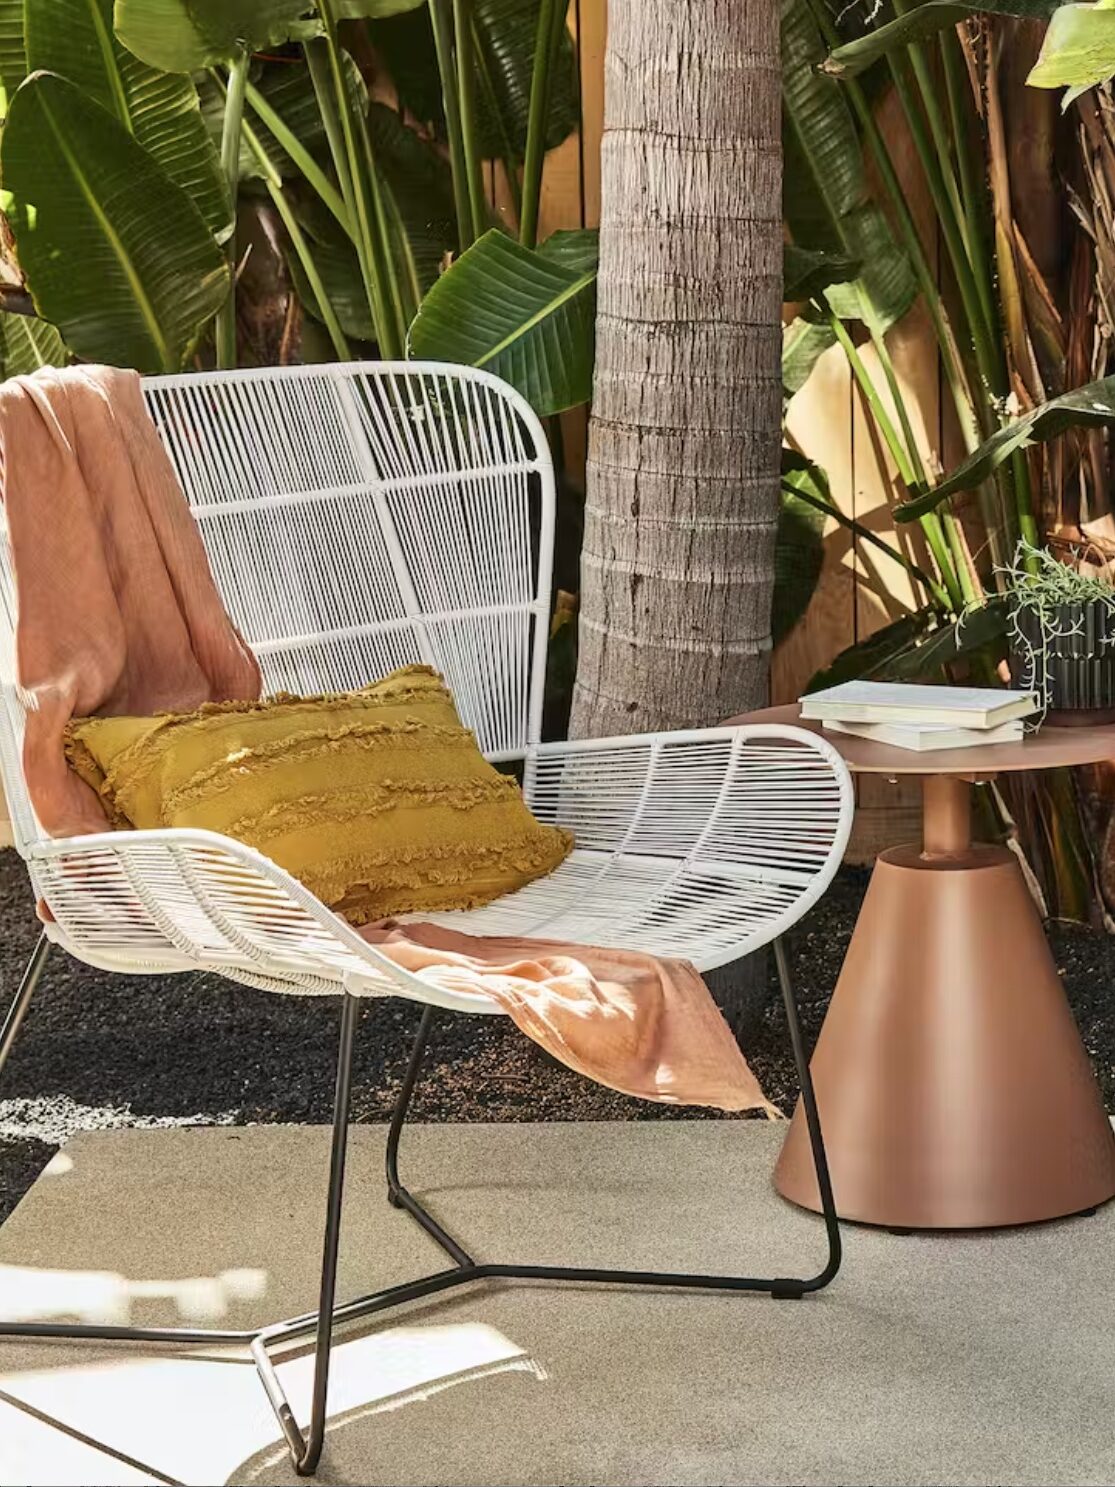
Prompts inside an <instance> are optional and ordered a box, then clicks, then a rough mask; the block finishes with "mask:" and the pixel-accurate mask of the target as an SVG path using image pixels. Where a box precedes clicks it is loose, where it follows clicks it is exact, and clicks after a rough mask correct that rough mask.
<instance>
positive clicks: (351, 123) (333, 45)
mask: <svg viewBox="0 0 1115 1487" xmlns="http://www.w3.org/2000/svg"><path fill="white" fill-rule="evenodd" d="M334 3H335V0H318V9H319V11H320V12H321V19H322V23H323V25H324V28H325V44H326V47H327V49H328V55H329V71H330V75H331V76H332V79H333V91H334V95H335V97H336V100H337V112H338V114H339V115H340V121H341V133H342V135H343V138H344V144H345V154H346V156H347V159H348V162H349V176H350V180H351V183H352V205H351V208H350V210H351V211H352V216H353V220H354V222H355V223H356V224H357V228H358V231H359V233H360V236H361V238H362V239H363V240H364V243H365V256H366V260H367V266H368V271H369V287H370V289H371V291H372V293H371V298H372V299H374V300H375V301H377V302H378V303H379V306H380V318H379V319H378V320H377V321H376V328H377V336H376V340H377V342H378V345H379V351H380V355H381V356H382V357H383V358H384V359H385V360H386V361H396V360H398V359H399V358H401V356H402V354H403V343H404V340H405V336H406V327H405V324H403V320H402V311H401V308H400V296H399V292H398V285H397V281H396V275H395V263H394V258H393V255H392V253H391V247H390V244H389V242H388V241H387V239H386V219H385V217H384V212H383V204H382V202H381V201H380V199H379V189H378V173H377V171H376V167H375V160H374V158H373V156H372V145H371V139H370V137H369V134H368V126H367V120H366V119H365V117H364V114H363V110H362V109H361V108H360V106H359V104H358V103H357V102H356V101H355V100H354V98H353V96H352V91H351V89H350V88H349V86H348V80H347V78H346V77H345V70H344V64H343V55H342V51H341V45H340V42H339V40H338V35H337V17H336V14H335V12H334V9H333V6H334Z"/></svg>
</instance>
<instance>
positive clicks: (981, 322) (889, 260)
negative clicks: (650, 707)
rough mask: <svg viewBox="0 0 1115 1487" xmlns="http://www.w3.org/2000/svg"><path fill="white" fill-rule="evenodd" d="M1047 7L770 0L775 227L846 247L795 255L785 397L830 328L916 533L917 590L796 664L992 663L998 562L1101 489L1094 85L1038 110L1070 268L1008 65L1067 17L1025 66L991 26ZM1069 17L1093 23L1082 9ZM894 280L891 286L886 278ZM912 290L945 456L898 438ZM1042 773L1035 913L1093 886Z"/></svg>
mask: <svg viewBox="0 0 1115 1487" xmlns="http://www.w3.org/2000/svg"><path fill="white" fill-rule="evenodd" d="M1098 8H1099V7H1088V6H1073V7H1068V9H1071V10H1073V11H1074V12H1075V11H1085V10H1086V11H1089V12H1091V11H1094V10H1097V9H1098ZM1104 8H1105V9H1106V8H1107V7H1106V5H1105V7H1104ZM1055 11H1058V7H1057V6H1056V5H1054V4H1051V3H1048V0H1001V3H999V0H991V3H989V4H985V5H982V6H978V7H977V6H975V5H965V4H959V5H958V4H952V3H947V4H946V3H942V0H893V3H890V4H884V5H882V6H879V5H875V4H873V3H872V4H867V3H866V0H858V3H857V0H854V3H853V5H852V6H843V5H841V6H837V5H836V4H835V3H829V0H783V29H782V38H783V43H782V44H783V101H784V117H785V126H784V133H785V138H786V142H787V144H786V167H787V186H786V223H787V228H788V231H789V233H790V235H791V237H792V241H793V245H794V248H795V250H796V252H797V255H798V261H799V262H801V263H808V262H809V258H808V256H807V255H809V254H810V253H815V254H821V255H825V254H828V255H833V256H835V257H836V258H843V259H844V260H845V261H851V262H852V263H853V264H854V265H863V268H862V270H860V271H859V277H858V278H856V279H855V280H853V281H852V282H843V283H832V282H826V281H825V278H824V275H823V273H822V274H821V277H820V278H819V279H815V280H814V281H813V282H810V281H809V280H808V278H807V277H806V276H805V275H803V274H801V273H798V274H797V275H795V278H794V282H795V284H796V285H797V287H798V289H799V293H800V301H799V307H798V308H799V314H798V318H797V319H796V320H795V321H793V322H792V323H791V324H790V326H789V327H788V328H787V331H786V333H785V339H784V357H783V382H784V386H785V388H786V392H787V395H788V396H790V397H792V396H793V395H794V394H795V393H796V392H797V391H798V390H799V389H800V387H801V386H802V385H803V383H804V380H805V378H806V377H807V376H808V373H809V370H810V369H811V366H812V364H813V362H814V361H815V360H816V358H817V356H818V355H819V354H820V353H821V352H822V351H823V350H825V349H826V348H828V347H830V346H833V345H838V346H840V347H841V348H842V351H843V354H844V356H845V358H846V360H847V363H848V366H849V368H850V371H851V374H852V379H853V383H854V385H855V388H856V390H857V393H858V395H859V397H860V399H861V401H862V404H863V407H864V409H865V411H866V413H867V416H868V418H869V419H870V420H871V422H872V424H873V426H874V430H875V432H876V434H877V436H878V440H879V442H880V444H881V445H882V447H883V448H884V449H885V451H886V453H887V454H888V455H889V457H890V460H891V461H892V463H893V467H894V470H895V472H896V478H895V481H894V490H895V505H894V516H895V519H896V521H897V522H899V523H909V522H914V523H916V524H917V525H918V526H919V527H920V529H921V533H922V536H923V539H924V545H925V549H926V554H927V557H926V560H925V562H924V563H922V564H921V565H920V571H919V573H918V574H912V575H911V576H912V578H913V580H914V583H915V592H916V593H917V594H918V596H919V598H918V603H917V607H916V609H915V611H914V612H913V613H911V614H909V615H903V616H901V617H899V619H897V620H895V621H893V622H892V623H891V624H889V625H887V626H885V627H884V628H883V629H882V630H881V631H879V632H877V633H876V634H875V635H872V636H870V637H868V638H867V639H865V640H863V641H860V642H858V643H857V644H856V645H854V646H852V647H849V648H848V649H847V650H846V651H845V652H844V653H843V654H842V655H841V656H838V657H837V658H836V659H835V660H834V661H833V662H832V663H831V665H830V666H828V667H827V668H826V669H825V671H824V672H823V673H822V674H819V675H818V676H817V677H815V678H814V680H813V683H811V685H820V684H822V683H823V682H825V683H827V682H831V681H833V680H837V679H840V678H843V677H848V676H853V675H857V674H858V675H870V676H877V677H881V678H883V677H886V678H897V677H915V676H917V677H932V676H941V675H947V676H950V677H955V678H961V679H962V678H965V677H969V678H971V679H973V680H976V681H978V682H981V683H983V682H989V681H993V680H994V679H995V677H996V674H997V673H998V672H1001V668H1002V663H1003V660H1004V656H1005V653H1006V650H1007V647H1008V643H1009V641H1010V639H1011V635H1010V630H1011V623H1012V622H1011V614H1012V610H1011V602H1012V601H1010V599H1009V595H1008V589H1009V590H1011V592H1013V589H1014V587H1015V585H1016V580H1017V577H1018V574H1017V571H1016V570H1017V567H1018V565H1019V564H1021V567H1022V569H1023V570H1024V571H1028V572H1031V573H1032V574H1033V576H1034V577H1035V578H1036V579H1040V578H1041V576H1042V575H1044V574H1045V573H1046V571H1047V567H1048V563H1050V562H1054V561H1055V559H1053V558H1052V557H1051V555H1050V554H1049V551H1048V548H1047V541H1048V539H1049V538H1050V537H1051V536H1055V537H1056V538H1057V540H1062V539H1063V538H1065V537H1066V535H1067V537H1068V538H1070V539H1071V538H1072V537H1073V535H1074V534H1075V536H1076V537H1080V536H1082V535H1087V533H1086V531H1085V528H1086V526H1088V524H1092V523H1094V522H1095V521H1096V520H1097V519H1099V518H1103V517H1104V516H1105V514H1106V513H1108V512H1109V511H1110V510H1111V478H1110V469H1109V461H1110V457H1109V451H1108V447H1107V446H1108V428H1109V426H1110V424H1111V422H1112V420H1113V419H1115V377H1111V376H1108V375H1107V374H1108V372H1109V370H1110V371H1115V367H1111V366H1109V357H1110V354H1111V353H1110V348H1111V346H1112V339H1113V338H1112V333H1111V329H1110V327H1111V326H1112V325H1115V318H1111V319H1108V318H1104V317H1106V316H1107V308H1108V307H1109V306H1110V307H1112V308H1113V309H1115V299H1113V298H1112V288H1113V285H1112V284H1109V282H1108V273H1109V265H1110V264H1111V263H1113V262H1115V214H1113V213H1112V212H1111V211H1109V210H1108V196H1107V194H1106V191H1107V182H1108V181H1109V180H1110V179H1111V178H1112V176H1111V175H1110V171H1111V169H1112V167H1115V133H1113V132H1112V131H1110V130H1108V129H1107V127H1106V119H1107V117H1108V114H1109V110H1110V100H1107V102H1103V101H1102V100H1101V103H1100V105H1099V106H1095V107H1093V105H1092V103H1091V100H1090V97H1089V96H1088V95H1085V96H1083V97H1078V98H1077V102H1076V105H1075V107H1076V108H1077V109H1079V110H1082V111H1085V112H1083V113H1082V115H1081V117H1082V119H1083V121H1084V123H1083V128H1080V127H1078V125H1077V122H1076V121H1075V120H1074V119H1072V118H1071V117H1070V118H1067V119H1066V121H1065V123H1064V124H1062V125H1061V126H1060V130H1061V142H1060V144H1059V145H1058V149H1059V150H1060V151H1061V152H1062V154H1063V155H1064V157H1065V158H1066V159H1071V156H1072V153H1073V152H1074V151H1078V152H1079V156H1078V158H1079V161H1080V165H1079V168H1075V169H1073V171H1072V172H1071V189H1070V192H1069V196H1068V201H1070V202H1071V205H1072V209H1073V215H1074V219H1075V220H1074V223H1073V225H1072V226H1071V227H1070V230H1069V232H1068V234H1067V242H1068V246H1069V252H1068V254H1067V255H1065V261H1066V262H1067V263H1068V264H1071V272H1070V271H1062V268H1061V263H1060V262H1059V261H1057V259H1056V258H1053V257H1051V255H1050V254H1049V253H1048V252H1045V253H1044V254H1043V252H1042V247H1043V244H1042V242H1041V241H1040V240H1039V239H1037V238H1032V239H1029V240H1028V234H1029V233H1030V231H1031V224H1034V223H1037V226H1036V227H1035V228H1033V230H1034V231H1039V232H1040V230H1041V222H1042V220H1043V217H1042V214H1043V213H1044V214H1045V220H1053V221H1055V222H1056V223H1058V224H1060V225H1059V226H1058V228H1057V231H1063V224H1064V221H1065V218H1066V215H1067V214H1066V197H1065V194H1064V188H1063V187H1062V186H1061V184H1060V181H1059V179H1058V176H1057V173H1056V172H1055V171H1054V169H1053V163H1052V162H1053V144H1052V143H1049V142H1047V141H1050V139H1051V134H1050V130H1051V129H1052V128H1054V127H1055V120H1054V123H1053V124H1050V123H1048V122H1047V121H1046V120H1045V118H1044V116H1043V115H1042V114H1041V110H1042V108H1044V107H1045V105H1044V103H1043V101H1042V95H1041V94H1040V93H1039V92H1036V91H1028V90H1027V89H1026V88H1025V87H1021V88H1020V87H1019V84H1020V83H1021V82H1022V81H1023V80H1024V78H1025V76H1026V73H1027V71H1028V70H1029V71H1030V76H1031V80H1032V81H1033V82H1034V83H1036V84H1041V83H1043V82H1046V83H1048V82H1050V81H1051V79H1052V77H1053V73H1052V72H1051V71H1050V70H1049V68H1050V62H1049V59H1050V57H1051V55H1052V54H1053V52H1054V51H1055V50H1056V45H1057V44H1059V43H1058V38H1059V37H1060V36H1062V35H1063V34H1064V33H1063V31H1062V27H1063V26H1064V25H1065V23H1066V18H1064V17H1061V18H1060V19H1058V21H1057V23H1056V25H1053V26H1051V27H1050V29H1049V33H1048V35H1047V37H1046V41H1045V47H1044V49H1043V51H1042V60H1041V61H1040V63H1038V65H1037V67H1036V68H1033V69H1027V68H1026V67H1025V66H1020V65H1018V64H1016V63H1014V62H1013V60H1012V65H1011V66H1010V67H1008V66H1007V65H1006V61H1005V59H1007V58H1010V57H1011V56H1012V53H1011V49H1012V48H1013V49H1014V51H1015V52H1022V53H1026V52H1028V53H1029V55H1030V56H1031V57H1032V58H1034V59H1035V60H1036V59H1037V39H1036V38H1035V37H1034V34H1033V32H1032V31H1031V32H1027V31H1026V30H1024V29H1023V30H1020V29H1019V28H1020V27H1023V26H1025V24H1026V23H1027V21H1032V20H1034V19H1039V20H1047V19H1049V17H1050V16H1051V15H1053V14H1054V12H1055ZM977 13H978V15H979V20H978V22H975V23H972V24H970V25H969V24H966V21H967V18H968V17H969V16H972V15H975V14H977ZM1111 14H1112V15H1115V10H1113V11H1112V12H1111ZM1086 24H1087V25H1088V26H1092V27H1104V28H1106V27H1108V26H1109V25H1110V24H1111V22H1110V20H1109V18H1108V17H1102V18H1101V17H1097V16H1095V15H1090V16H1089V17H1088V18H1086ZM1031 48H1032V50H1030V49H1031ZM1064 81H1065V82H1068V83H1071V82H1073V81H1074V79H1073V78H1069V77H1066V78H1064ZM883 95H889V104H888V106H889V107H890V109H891V113H890V118H891V119H893V117H894V110H895V107H897V110H898V113H899V114H900V116H901V121H902V124H903V126H904V132H905V136H906V142H907V144H908V146H912V149H913V155H914V160H915V162H916V167H917V173H918V176H919V178H920V180H919V182H918V183H917V184H920V186H921V187H922V188H923V194H924V197H925V198H926V199H927V200H928V202H929V204H930V206H931V207H932V211H933V215H934V219H935V224H934V226H935V231H934V232H933V234H932V236H935V237H936V239H937V241H938V243H939V244H940V256H941V263H940V264H939V265H934V264H933V263H931V261H930V258H929V255H928V253H927V251H926V249H925V247H924V245H923V238H922V235H921V234H920V233H919V231H918V228H917V226H916V225H915V223H914V220H913V217H912V215H911V212H910V207H909V203H908V201H907V185H908V182H907V180H905V179H902V178H900V176H899V169H898V160H899V156H898V153H897V150H896V147H895V137H894V130H893V127H892V128H890V129H888V131H887V133H886V135H885V136H884V133H883V131H882V129H881V128H880V125H879V122H878V117H877V109H878V105H879V100H880V98H881V97H882V96H883ZM1088 110H1090V111H1088ZM1019 130H1021V131H1022V133H1023V134H1025V135H1026V137H1028V138H1029V137H1033V138H1034V139H1037V140H1040V141H1042V142H1043V143H1044V149H1045V152H1046V153H1045V154H1044V157H1043V156H1042V155H1041V153H1040V152H1039V151H1037V150H1033V151H1031V152H1030V154H1029V155H1027V154H1025V153H1020V152H1018V151H1017V150H1012V147H1011V138H1012V131H1015V132H1017V131H1019ZM1076 223H1079V226H1077V225H1076ZM865 241H867V242H869V244H870V247H869V249H868V251H866V252H865V250H864V247H863V243H864V242H865ZM801 255H806V256H804V257H802V256H801ZM822 263H823V259H822ZM1039 263H1040V265H1041V266H1039ZM787 279H788V282H790V275H789V273H788V275H787ZM904 283H905V284H912V286H913V289H912V293H906V294H902V293H898V292H896V291H895V286H898V285H902V284H904ZM942 286H944V287H942ZM915 303H918V304H920V306H921V307H922V308H923V310H924V312H925V314H926V316H927V319H928V322H929V324H930V325H931V326H932V329H933V333H934V336H935V338H936V342H937V346H938V350H939V355H940V366H941V371H942V376H943V390H947V393H948V397H949V404H950V407H951V411H953V412H954V413H955V414H956V419H957V425H958V428H959V432H960V435H961V438H962V440H963V442H964V446H965V449H966V457H965V458H964V459H963V460H961V461H960V463H959V464H958V465H957V467H956V468H954V469H953V470H951V471H948V472H946V473H941V471H940V468H939V465H938V463H937V462H936V461H933V460H930V459H926V458H925V457H924V456H923V454H922V452H921V450H920V449H919V447H918V443H917V440H916V438H915V436H914V429H915V427H916V420H915V417H914V410H913V409H912V408H909V407H908V406H907V403H906V398H905V396H904V395H903V391H902V388H901V386H900V384H899V381H898V378H897V375H896V373H895V369H894V366H893V363H892V360H891V356H890V350H889V347H888V345H887V333H888V330H889V329H890V327H891V326H892V325H894V324H896V323H897V322H898V321H899V320H900V319H901V318H902V317H903V316H904V315H905V314H906V313H908V311H909V309H910V308H911V307H912V306H913V305H914V304H915ZM865 346H870V347H871V348H872V353H873V355H872V357H871V358H868V357H867V356H865V355H864V354H863V348H864V347H865ZM972 497H974V504H973V501H972V500H971V499H969V498H972ZM876 535H877V534H876ZM858 540H859V541H861V542H862V541H864V540H865V539H864V538H863V537H862V535H861V536H860V537H859V539H858ZM1111 552H1115V544H1112V545H1111ZM1111 552H1108V553H1107V556H1108V557H1110V556H1111ZM1057 566H1058V567H1063V566H1064V565H1063V564H1060V563H1058V565H1057ZM1055 793H1056V798H1054V794H1053V793H1048V794H1047V795H1046V796H1044V797H1038V798H1036V800H1035V801H1034V802H1031V803H1030V805H1033V809H1032V810H1031V809H1030V805H1028V807H1027V820H1028V822H1029V825H1030V827H1031V830H1030V833H1029V837H1028V845H1029V847H1030V849H1031V854H1032V857H1033V860H1034V864H1035V866H1036V867H1037V868H1038V870H1039V875H1040V876H1041V878H1042V879H1043V882H1044V886H1045V889H1046V894H1047V898H1048V900H1049V902H1050V903H1051V905H1052V907H1053V909H1054V912H1058V911H1062V910H1063V911H1066V912H1073V913H1075V912H1078V911H1079V909H1080V906H1081V904H1085V905H1086V904H1087V901H1088V900H1089V898H1090V896H1091V891H1092V883H1091V872H1090V869H1089V868H1088V867H1087V853H1086V851H1084V850H1082V849H1081V842H1082V840H1083V835H1084V834H1083V833H1082V832H1081V831H1080V829H1079V822H1076V821H1075V820H1073V821H1068V820H1066V819H1063V813H1064V810H1065V809H1066V808H1068V807H1067V806H1066V802H1068V805H1069V806H1071V800H1072V792H1071V790H1070V791H1067V792H1066V791H1065V790H1063V789H1059V790H1058V791H1057V792H1055ZM1058 813H1060V814H1058ZM1082 864H1084V866H1082Z"/></svg>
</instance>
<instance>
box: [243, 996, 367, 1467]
mask: <svg viewBox="0 0 1115 1487" xmlns="http://www.w3.org/2000/svg"><path fill="white" fill-rule="evenodd" d="M359 1011H360V1001H359V998H358V997H354V996H352V995H350V994H349V993H347V992H346V993H345V997H344V1001H343V1002H342V1006H341V1037H340V1047H339V1049H338V1053H337V1083H336V1090H335V1094H334V1100H333V1143H332V1149H331V1153H330V1158H329V1190H328V1196H327V1198H326V1205H325V1242H324V1247H323V1252H322V1259H321V1292H320V1295H319V1297H318V1309H317V1331H316V1336H315V1339H314V1385H313V1402H312V1404H311V1407H310V1429H309V1433H308V1434H307V1435H303V1434H302V1431H301V1429H300V1428H299V1425H298V1422H297V1420H295V1418H294V1412H293V1411H292V1410H291V1407H290V1404H289V1403H288V1401H287V1398H286V1395H285V1394H284V1392H283V1388H282V1385H281V1384H280V1383H279V1380H278V1377H277V1375H276V1373H275V1369H274V1365H273V1364H272V1362H271V1359H270V1357H269V1355H268V1353H267V1336H266V1334H264V1335H262V1336H261V1337H260V1338H257V1339H256V1342H255V1343H254V1344H253V1346H252V1350H251V1351H252V1354H253V1357H254V1358H255V1362H256V1366H257V1368H258V1369H259V1372H260V1377H261V1379H262V1380H263V1386H264V1388H265V1389H266V1390H267V1394H268V1396H269V1398H270V1400H271V1404H272V1406H273V1408H274V1410H275V1413H276V1415H277V1416H278V1419H279V1424H280V1426H281V1427H282V1431H283V1434H284V1435H285V1436H286V1441H287V1445H288V1446H289V1447H290V1454H291V1457H292V1459H293V1461H294V1469H295V1471H296V1472H297V1473H298V1475H299V1476H300V1477H311V1476H313V1474H314V1472H315V1471H316V1470H317V1464H318V1461H319V1460H320V1458H321V1449H322V1446H323V1445H324V1443H325V1421H326V1405H327V1402H328V1395H329V1360H330V1354H331V1352H332V1345H333V1325H334V1322H333V1311H334V1303H335V1300H336V1292H337V1255H338V1251H339V1248H340V1239H341V1206H342V1200H343V1197H344V1185H345V1153H346V1151H347V1149H348V1118H349V1108H350V1105H351V1098H352V1051H353V1046H354V1041H355V1036H356V1026H357V1021H358V1017H359Z"/></svg>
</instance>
